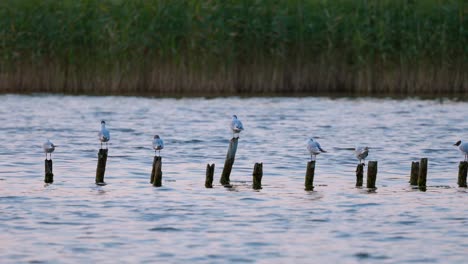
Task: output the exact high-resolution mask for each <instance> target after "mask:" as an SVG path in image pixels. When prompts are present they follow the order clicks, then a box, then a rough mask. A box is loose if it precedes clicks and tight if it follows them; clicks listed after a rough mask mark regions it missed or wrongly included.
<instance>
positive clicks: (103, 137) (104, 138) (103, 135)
mask: <svg viewBox="0 0 468 264" xmlns="http://www.w3.org/2000/svg"><path fill="white" fill-rule="evenodd" d="M98 137H99V140H100V141H101V149H102V142H106V149H107V142H108V141H109V140H110V133H109V130H107V128H106V121H104V120H102V121H101V131H99V133H98Z"/></svg>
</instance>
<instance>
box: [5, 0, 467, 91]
mask: <svg viewBox="0 0 468 264" xmlns="http://www.w3.org/2000/svg"><path fill="white" fill-rule="evenodd" d="M467 16H468V2H466V1H463V0H333V1H331V0H255V1H253V0H252V1H250V0H249V1H247V0H210V1H206V0H132V1H126V0H81V1H76V0H61V1H56V0H3V1H1V2H0V58H1V59H0V92H59V93H98V94H119V93H120V94H165V95H177V94H184V95H199V94H204V95H220V94H239V93H245V94H265V93H355V94H421V93H431V94H467V93H468V20H467Z"/></svg>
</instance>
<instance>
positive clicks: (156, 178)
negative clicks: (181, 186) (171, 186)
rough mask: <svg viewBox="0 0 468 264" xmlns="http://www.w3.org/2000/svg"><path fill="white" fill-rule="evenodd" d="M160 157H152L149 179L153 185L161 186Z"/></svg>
mask: <svg viewBox="0 0 468 264" xmlns="http://www.w3.org/2000/svg"><path fill="white" fill-rule="evenodd" d="M161 167H162V158H161V157H158V156H156V157H154V160H153V170H152V172H151V180H152V182H151V183H152V184H153V186H154V187H161V186H162V170H161Z"/></svg>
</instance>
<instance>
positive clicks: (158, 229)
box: [149, 227, 182, 232]
mask: <svg viewBox="0 0 468 264" xmlns="http://www.w3.org/2000/svg"><path fill="white" fill-rule="evenodd" d="M149 231H154V232H179V231H182V230H181V229H178V228H174V227H153V228H150V229H149Z"/></svg>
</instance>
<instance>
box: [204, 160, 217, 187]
mask: <svg viewBox="0 0 468 264" xmlns="http://www.w3.org/2000/svg"><path fill="white" fill-rule="evenodd" d="M214 169H215V165H214V163H213V164H211V165H210V164H206V179H205V187H206V188H213V175H214Z"/></svg>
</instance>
